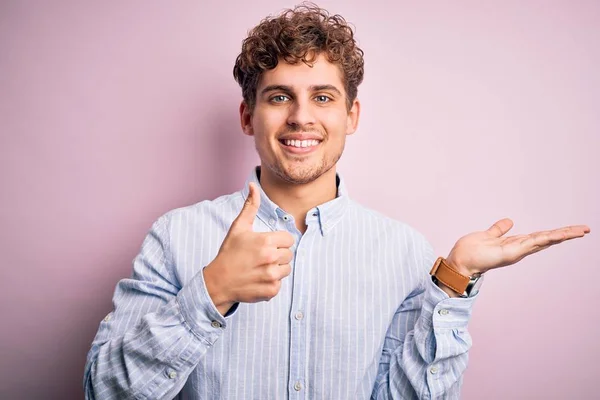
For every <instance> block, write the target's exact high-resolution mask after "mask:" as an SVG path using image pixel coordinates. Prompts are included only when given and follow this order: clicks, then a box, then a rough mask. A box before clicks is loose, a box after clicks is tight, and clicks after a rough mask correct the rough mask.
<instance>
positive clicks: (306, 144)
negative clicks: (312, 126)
mask: <svg viewBox="0 0 600 400" xmlns="http://www.w3.org/2000/svg"><path fill="white" fill-rule="evenodd" d="M283 142H284V143H285V145H286V146H293V147H310V146H316V145H318V144H319V141H318V140H289V139H286V140H284V141H283Z"/></svg>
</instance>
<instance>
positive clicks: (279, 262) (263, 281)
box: [204, 183, 294, 315]
mask: <svg viewBox="0 0 600 400" xmlns="http://www.w3.org/2000/svg"><path fill="white" fill-rule="evenodd" d="M259 207H260V194H259V193H258V189H257V187H256V185H255V184H254V183H250V192H249V193H248V198H247V199H246V202H245V203H244V207H243V208H242V210H241V211H240V214H239V215H238V217H237V218H236V219H235V220H234V221H233V223H232V225H231V227H230V228H229V232H228V233H227V236H226V237H225V239H224V240H223V243H222V244H221V248H220V249H219V253H218V254H217V256H216V257H215V259H214V261H213V262H211V263H210V264H209V265H208V266H207V267H206V268H204V280H205V282H206V287H207V289H208V294H209V295H210V297H211V299H212V300H213V303H214V304H215V306H216V307H217V309H218V310H219V312H220V313H221V314H223V315H225V314H226V313H227V311H228V310H229V309H230V308H231V307H232V306H233V305H234V304H235V303H237V302H244V303H255V302H259V301H268V300H270V299H271V298H273V297H275V296H276V295H277V293H279V289H280V288H281V280H282V279H283V278H285V277H286V276H288V275H289V274H290V272H291V267H290V264H289V263H290V261H291V260H292V256H293V254H292V251H291V250H290V249H289V248H290V247H292V246H293V245H294V236H292V234H291V233H289V232H283V231H281V232H254V231H253V230H252V225H253V223H254V219H255V218H256V213H257V212H258V208H259Z"/></svg>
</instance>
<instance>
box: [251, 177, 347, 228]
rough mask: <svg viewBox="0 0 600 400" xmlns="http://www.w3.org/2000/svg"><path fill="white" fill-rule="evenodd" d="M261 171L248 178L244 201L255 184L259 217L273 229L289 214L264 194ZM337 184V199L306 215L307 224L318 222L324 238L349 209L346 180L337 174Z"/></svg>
mask: <svg viewBox="0 0 600 400" xmlns="http://www.w3.org/2000/svg"><path fill="white" fill-rule="evenodd" d="M259 171H260V166H257V167H255V168H253V169H252V172H251V173H250V175H249V176H248V179H247V180H246V184H245V185H244V188H243V189H242V196H243V198H244V200H245V199H247V198H248V193H249V192H250V189H249V185H250V182H254V183H255V184H256V186H257V187H258V189H259V191H260V207H259V209H258V213H257V217H258V218H260V219H261V220H262V221H263V222H264V223H265V224H267V225H269V226H270V227H271V228H275V227H276V223H277V220H278V219H283V218H284V216H285V215H287V213H286V211H285V210H283V209H282V208H281V207H279V206H278V205H277V204H275V203H274V202H273V201H271V199H269V197H268V196H267V194H266V193H265V192H264V190H263V189H262V187H261V185H260V182H259V179H258V173H259ZM336 183H337V189H338V190H337V197H336V198H335V199H333V200H330V201H328V202H326V203H323V204H320V205H318V206H316V207H314V208H312V209H311V210H309V211H308V213H307V214H306V224H307V225H308V224H310V223H311V222H312V221H315V220H316V221H317V222H318V224H319V228H320V230H321V234H322V235H323V236H325V235H327V233H329V232H330V231H331V230H332V229H333V227H334V226H335V225H337V223H338V222H339V221H340V220H341V219H342V217H343V215H344V212H345V211H346V209H347V208H348V202H349V198H348V193H347V190H346V185H345V183H344V180H343V179H342V177H341V176H340V174H336Z"/></svg>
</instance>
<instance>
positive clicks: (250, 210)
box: [233, 182, 260, 230]
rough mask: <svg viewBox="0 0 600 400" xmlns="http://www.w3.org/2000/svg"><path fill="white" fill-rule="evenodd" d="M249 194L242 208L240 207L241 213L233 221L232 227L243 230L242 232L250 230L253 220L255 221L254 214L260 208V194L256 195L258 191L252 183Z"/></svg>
mask: <svg viewBox="0 0 600 400" xmlns="http://www.w3.org/2000/svg"><path fill="white" fill-rule="evenodd" d="M249 190H250V191H249V192H248V197H247V198H246V201H245V202H244V206H243V207H242V211H240V214H239V215H238V216H237V218H236V219H235V221H233V225H234V226H235V229H240V228H241V229H244V230H252V225H253V224H254V219H256V214H257V213H258V208H259V207H260V194H259V193H258V189H257V187H256V184H255V183H254V182H251V183H250V184H249Z"/></svg>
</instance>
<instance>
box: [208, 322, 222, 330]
mask: <svg viewBox="0 0 600 400" xmlns="http://www.w3.org/2000/svg"><path fill="white" fill-rule="evenodd" d="M210 326H212V327H213V328H220V327H221V323H220V322H219V321H213V322H211V324H210Z"/></svg>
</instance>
